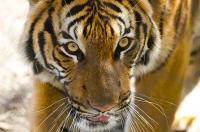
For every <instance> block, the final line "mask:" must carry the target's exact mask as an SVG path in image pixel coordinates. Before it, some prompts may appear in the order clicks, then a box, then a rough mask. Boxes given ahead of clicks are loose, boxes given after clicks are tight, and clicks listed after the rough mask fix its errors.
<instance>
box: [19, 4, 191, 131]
mask: <svg viewBox="0 0 200 132" xmlns="http://www.w3.org/2000/svg"><path fill="white" fill-rule="evenodd" d="M29 1H30V4H31V10H30V13H29V16H28V20H27V22H26V26H25V31H24V34H23V37H22V40H23V46H22V47H23V48H24V53H25V55H26V58H27V61H28V62H29V63H31V64H32V65H33V71H34V73H35V76H36V79H35V85H36V86H35V87H36V92H35V93H36V94H35V97H34V98H35V101H36V102H35V103H36V105H35V109H34V111H36V110H37V109H42V108H43V107H45V106H49V105H51V103H52V102H56V100H58V99H61V98H64V97H66V98H69V99H68V100H66V101H65V102H64V103H66V104H65V105H66V106H65V105H64V108H66V107H69V108H66V111H64V108H63V109H62V107H63V106H61V104H62V103H63V102H62V103H61V104H56V105H58V106H57V108H60V107H61V109H62V110H57V111H56V112H55V113H58V115H54V116H52V117H50V118H48V115H49V114H50V113H51V112H52V111H54V110H55V109H56V108H50V110H48V111H49V112H45V111H43V112H42V113H43V115H41V114H40V115H39V116H34V117H33V119H34V126H33V128H32V130H36V131H38V132H40V131H41V132H43V131H48V130H49V129H51V130H52V131H56V130H58V129H59V126H61V127H60V128H61V130H62V127H65V129H71V130H72V129H73V130H74V131H79V129H81V130H83V131H103V130H105V131H108V130H112V131H117V130H118V131H123V130H122V129H124V130H126V131H133V129H134V131H143V130H144V129H145V130H146V129H149V128H150V129H151V127H153V126H154V125H151V123H150V125H148V124H147V123H146V124H145V123H144V122H145V121H144V119H143V126H142V127H141V123H139V126H140V127H138V128H137V127H136V128H135V127H133V126H131V124H132V122H134V120H136V119H135V118H136V117H137V116H136V117H135V113H133V114H132V112H133V111H132V109H131V108H130V106H129V105H131V107H133V106H134V104H137V98H135V96H137V95H138V94H139V93H142V94H145V95H147V96H155V97H156V98H160V99H169V100H171V101H172V102H174V103H177V104H178V103H179V99H180V93H181V91H182V90H181V89H182V87H183V86H182V84H183V81H184V78H185V70H186V69H187V65H188V62H189V53H190V47H191V41H192V37H191V36H192V33H191V20H190V19H191V12H190V8H191V1H190V0H29ZM124 45H125V47H122V46H124ZM181 45H182V46H181ZM70 48H72V49H70ZM73 48H75V49H73ZM73 50H75V51H73ZM180 54H182V57H181V58H180ZM192 54H193V53H192ZM176 60H177V61H180V62H179V63H178V62H177V61H176ZM179 66H180V67H179ZM176 68H177V70H174V69H176ZM178 68H179V69H178ZM173 70H174V72H173V73H171V71H173ZM157 74H158V75H157ZM170 76H173V77H174V78H175V79H174V80H173V81H174V82H173V83H171V81H169V79H170ZM133 79H136V81H137V82H136V84H137V87H134V86H133V85H132V84H131V80H133ZM158 79H160V80H158ZM155 82H157V83H158V84H155ZM149 84H151V85H149ZM168 85H170V87H171V88H169V87H168ZM150 87H152V90H154V89H155V91H149V89H148V88H150ZM167 89H168V91H167V92H165V93H166V94H165V95H162V96H161V97H160V95H159V94H160V93H161V92H160V91H162V90H163V91H165V90H167ZM174 90H175V92H174ZM45 91H46V92H45ZM130 91H131V94H129V93H130ZM54 93H55V94H56V95H55V97H54ZM138 105H142V106H141V108H142V107H143V106H144V111H145V109H149V110H150V108H146V105H144V104H140V103H139V104H138ZM59 106H60V107H59ZM97 106H98V107H97ZM164 106H165V105H164ZM164 106H163V107H164ZM136 108H137V107H136ZM136 108H134V109H136ZM103 109H104V110H105V111H106V112H105V111H104V112H100V111H101V110H103ZM116 109H120V113H119V114H116ZM124 109H125V110H126V112H124ZM127 110H128V111H130V113H131V114H130V115H129V116H128V117H129V118H128V119H127V120H126V121H125V122H123V123H122V124H121V123H120V121H122V117H123V116H127ZM175 110H176V109H173V110H172V111H173V112H172V113H171V112H168V109H166V111H167V113H166V116H167V117H166V118H167V119H166V120H168V128H166V125H164V124H163V125H160V126H159V127H155V128H153V129H151V131H153V130H155V131H161V132H164V131H169V130H170V128H169V127H170V125H171V123H172V120H173V115H174V112H175ZM62 111H64V112H63V113H62ZM72 111H73V112H72ZM147 111H148V110H147ZM153 112H155V113H156V111H155V109H154V110H153ZM60 113H61V114H62V115H61V117H60V118H59V119H58V120H57V121H55V117H56V116H59V114H60ZM102 113H104V114H105V115H106V116H109V117H110V120H109V122H108V123H107V124H104V125H102V124H99V125H94V124H92V123H91V122H90V121H88V120H87V119H86V118H88V117H91V116H94V115H96V114H102ZM139 113H141V111H140V110H139ZM147 113H148V112H147ZM155 113H151V112H150V114H151V115H152V116H153V115H155ZM143 114H144V113H143ZM131 115H133V117H132V116H131ZM68 116H69V121H65V119H66V118H64V117H68ZM74 116H75V118H73V117H74ZM45 118H46V119H47V118H48V119H47V121H44V120H45ZM152 118H153V119H155V120H156V121H158V122H159V121H161V120H162V119H163V117H162V118H159V116H158V117H156V116H153V117H152ZM141 120H142V119H141ZM147 120H148V119H147ZM62 121H65V122H67V123H66V124H65V122H62ZM41 122H44V123H43V124H41ZM52 122H53V124H55V127H54V126H52ZM140 122H141V121H140ZM62 123H64V124H65V125H60V124H62ZM70 123H72V124H75V125H71V127H70ZM44 124H45V125H44ZM125 124H126V125H125ZM144 127H145V128H144ZM146 127H147V128H146ZM148 127H149V128H148Z"/></svg>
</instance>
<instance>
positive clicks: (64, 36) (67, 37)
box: [61, 31, 73, 40]
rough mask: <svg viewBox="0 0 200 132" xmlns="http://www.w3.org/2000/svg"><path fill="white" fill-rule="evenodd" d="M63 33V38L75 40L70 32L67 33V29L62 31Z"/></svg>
mask: <svg viewBox="0 0 200 132" xmlns="http://www.w3.org/2000/svg"><path fill="white" fill-rule="evenodd" d="M61 34H62V36H63V38H65V39H72V40H73V38H72V37H71V36H70V35H69V34H68V33H66V32H65V31H62V32H61Z"/></svg>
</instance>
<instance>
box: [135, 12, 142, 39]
mask: <svg viewBox="0 0 200 132" xmlns="http://www.w3.org/2000/svg"><path fill="white" fill-rule="evenodd" d="M134 14H135V21H136V33H135V34H136V37H137V38H138V39H140V25H141V23H142V17H141V15H140V14H139V13H138V12H137V11H135V12H134Z"/></svg>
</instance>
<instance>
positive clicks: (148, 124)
mask: <svg viewBox="0 0 200 132" xmlns="http://www.w3.org/2000/svg"><path fill="white" fill-rule="evenodd" d="M134 106H135V107H136V108H138V109H139V110H140V111H141V112H142V113H143V114H145V115H146V116H147V117H148V118H149V119H150V120H151V121H153V122H154V123H156V124H158V123H157V122H156V121H155V120H154V119H152V118H151V117H150V116H149V115H148V114H147V113H146V112H144V111H143V110H141V109H140V108H139V107H138V106H137V105H135V104H134ZM134 106H132V105H129V108H131V109H132V110H135V108H134ZM135 112H136V113H138V115H139V117H140V119H141V120H142V121H143V122H144V123H145V124H146V125H147V126H148V127H149V128H150V129H151V130H152V131H153V132H155V129H154V128H153V126H152V124H151V123H150V122H148V121H147V120H146V119H145V118H144V116H142V115H141V114H139V112H138V111H137V110H135Z"/></svg>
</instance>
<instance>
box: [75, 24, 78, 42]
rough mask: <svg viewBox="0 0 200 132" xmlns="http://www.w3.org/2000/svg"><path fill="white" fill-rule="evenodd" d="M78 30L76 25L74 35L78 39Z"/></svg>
mask: <svg viewBox="0 0 200 132" xmlns="http://www.w3.org/2000/svg"><path fill="white" fill-rule="evenodd" d="M77 31H78V30H77V27H75V28H74V36H75V38H76V39H78V36H77Z"/></svg>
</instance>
